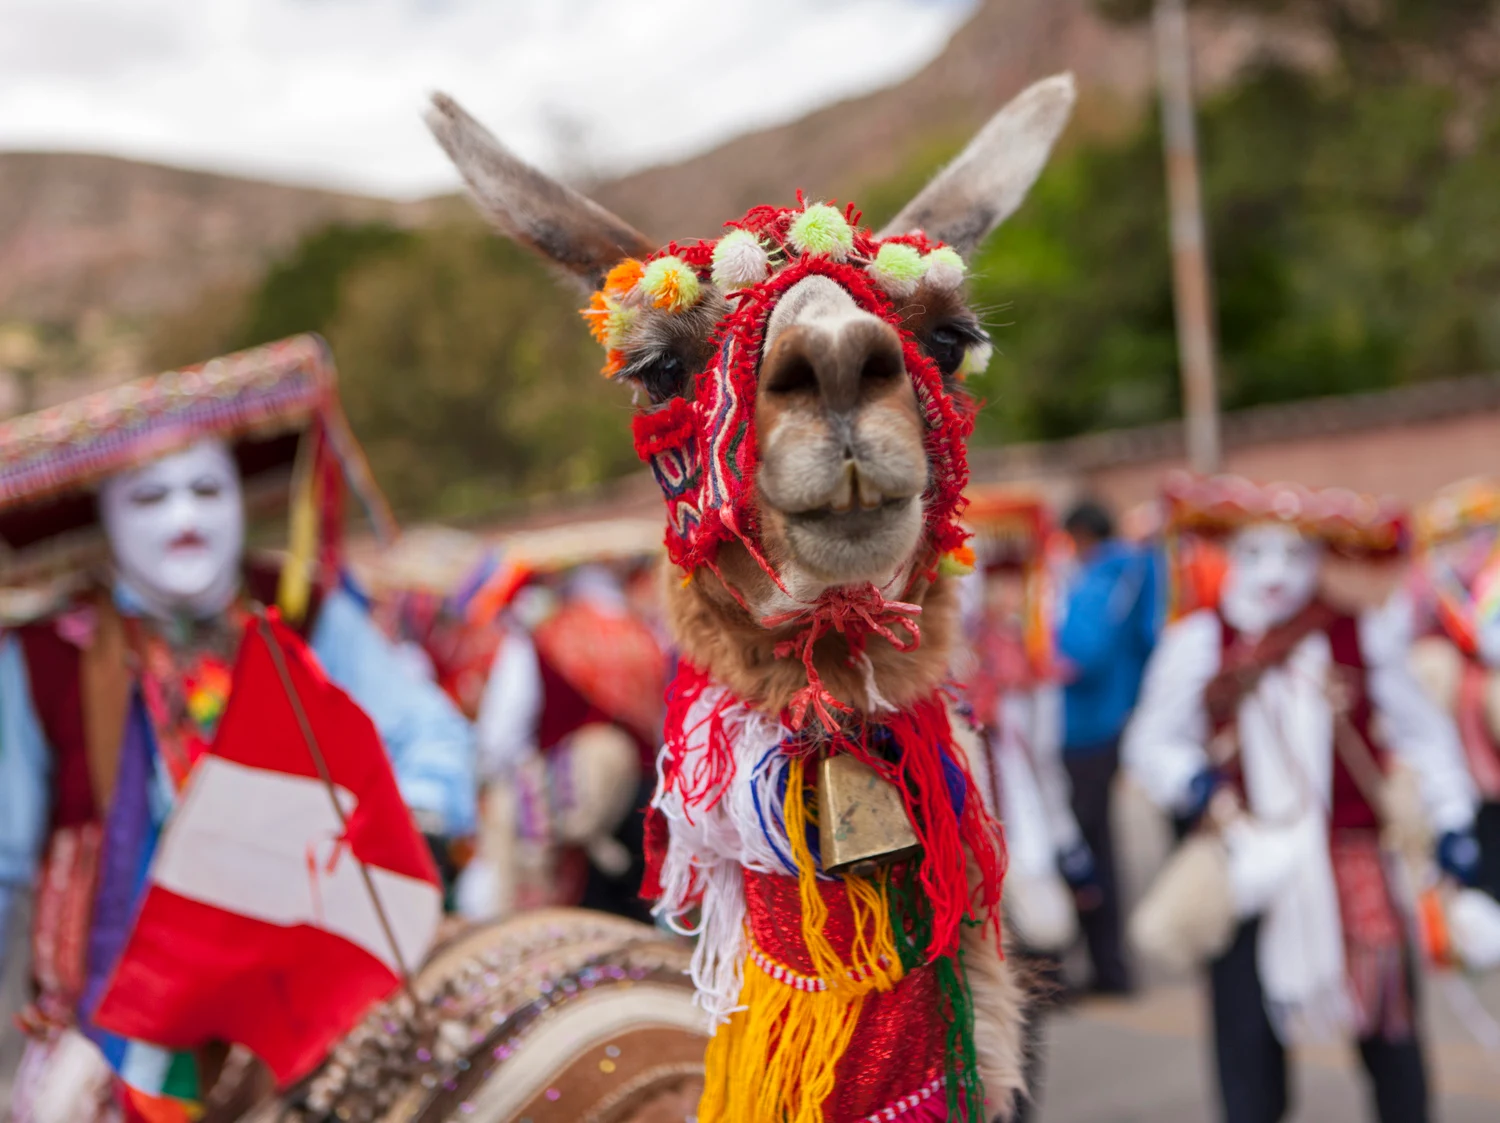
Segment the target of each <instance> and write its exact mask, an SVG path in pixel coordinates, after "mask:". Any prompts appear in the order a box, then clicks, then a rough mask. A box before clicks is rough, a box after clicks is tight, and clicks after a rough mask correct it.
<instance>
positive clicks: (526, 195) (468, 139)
mask: <svg viewBox="0 0 1500 1123" xmlns="http://www.w3.org/2000/svg"><path fill="white" fill-rule="evenodd" d="M426 119H427V127H428V128H430V129H431V130H432V132H433V135H434V136H436V137H437V139H438V143H439V144H441V145H442V146H443V150H444V151H445V152H447V153H448V157H449V159H451V160H452V161H453V162H454V164H456V165H457V166H458V170H459V171H460V172H461V173H462V174H463V177H464V182H465V183H466V184H467V185H468V188H469V194H470V195H471V196H472V197H473V199H474V203H475V205H476V206H477V207H478V208H479V210H480V212H481V213H482V214H483V215H484V216H485V217H486V218H487V219H489V220H490V222H492V223H493V224H494V225H495V226H496V227H497V228H498V229H499V230H500V232H501V233H503V234H507V235H509V236H510V237H512V238H514V239H515V240H516V241H518V242H520V243H521V244H522V245H523V246H529V247H530V248H531V249H533V250H535V251H536V252H537V253H539V254H541V255H542V256H543V257H545V258H547V259H548V260H549V261H552V262H554V263H556V264H557V265H559V266H561V267H562V268H563V269H564V270H565V271H566V272H567V273H569V274H570V275H572V276H574V277H576V278H577V279H578V280H579V281H580V282H581V283H582V285H583V286H584V288H585V290H586V291H592V290H593V289H597V288H598V287H599V286H600V285H602V284H603V283H604V274H605V273H606V272H608V271H609V270H610V268H612V267H613V266H615V265H617V264H618V263H619V262H620V261H621V259H623V258H627V257H644V256H645V255H646V254H648V253H650V252H651V251H652V249H654V248H655V247H654V246H653V245H652V244H651V243H650V242H649V241H647V240H646V237H645V235H643V234H641V233H640V232H639V231H638V230H636V229H635V228H634V227H633V226H631V225H630V224H629V223H628V222H625V221H624V220H623V219H620V218H616V217H615V216H614V215H612V214H610V213H609V211H607V210H605V209H604V208H603V207H601V206H600V205H599V204H598V203H596V202H594V201H593V200H592V199H588V198H585V197H584V196H582V195H580V194H579V193H578V192H577V191H574V190H573V189H572V188H571V187H568V186H567V185H565V184H562V183H558V182H557V180H555V179H552V178H551V177H550V176H547V175H544V174H543V173H542V172H539V171H537V169H535V168H533V167H532V166H531V165H530V164H528V163H526V162H525V161H524V160H522V159H520V157H518V156H516V154H515V153H513V152H511V151H510V150H509V149H508V148H506V147H505V146H504V145H503V144H501V143H500V142H499V141H498V140H496V139H495V137H494V136H493V135H492V134H491V133H490V131H489V130H488V129H486V128H485V127H484V126H483V125H481V124H480V123H479V122H478V121H476V120H474V118H473V117H470V116H469V115H468V114H467V113H465V112H464V110H463V107H462V106H460V105H459V104H458V103H457V102H456V101H454V100H453V99H452V98H450V97H449V96H448V95H447V94H434V95H433V96H432V107H431V108H430V109H428V111H427V114H426Z"/></svg>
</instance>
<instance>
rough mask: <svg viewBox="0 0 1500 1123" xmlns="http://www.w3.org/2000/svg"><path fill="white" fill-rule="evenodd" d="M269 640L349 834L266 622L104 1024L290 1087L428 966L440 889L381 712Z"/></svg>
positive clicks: (102, 1016)
mask: <svg viewBox="0 0 1500 1123" xmlns="http://www.w3.org/2000/svg"><path fill="white" fill-rule="evenodd" d="M270 627H271V629H272V630H273V631H274V635H275V637H276V641H277V642H278V644H279V646H280V648H281V651H282V653H283V655H284V661H285V666H286V670H287V672H288V675H289V678H290V685H291V687H292V688H293V689H294V690H295V692H296V694H297V697H298V699H299V700H300V702H301V705H302V708H303V710H304V712H305V714H306V717H307V720H308V724H309V725H310V727H311V732H312V735H313V737H314V738H315V740H316V743H317V745H318V747H319V748H320V749H321V751H322V754H323V758H324V760H325V761H326V763H327V767H328V771H329V774H330V776H331V779H332V781H333V786H334V789H335V791H336V793H337V798H338V800H339V805H340V807H341V808H342V810H343V813H344V817H345V818H346V819H347V822H348V829H347V830H345V828H344V825H343V823H342V822H341V821H340V816H339V814H338V812H337V811H335V808H334V805H333V798H332V796H331V794H330V792H329V789H328V786H327V785H326V784H325V783H324V782H323V780H322V779H321V778H320V777H319V774H318V768H317V764H316V762H315V758H314V756H313V752H312V749H311V748H310V746H309V745H308V740H307V737H306V735H305V733H304V732H303V729H302V728H301V726H300V724H299V722H298V718H297V713H296V711H295V709H294V708H293V704H292V699H291V698H290V697H288V694H287V691H286V689H285V687H284V686H283V683H282V679H281V677H280V675H279V673H278V671H277V667H276V664H275V662H274V661H273V653H272V651H271V648H270V646H269V644H268V642H267V639H266V637H265V635H264V634H263V632H262V630H261V628H260V626H259V625H258V623H254V622H252V623H251V625H250V626H249V627H247V628H246V631H245V639H244V642H243V643H242V645H241V647H240V652H239V658H238V660H237V664H236V667H235V674H234V685H233V690H232V693H231V694H230V697H229V702H228V705H227V707H226V709H225V713H224V717H223V719H222V720H221V722H220V724H219V730H218V735H217V736H216V738H215V741H214V746H213V749H212V750H211V751H210V752H209V753H208V755H206V756H204V757H203V758H202V759H201V760H200V761H199V762H198V764H197V766H196V767H195V768H194V770H193V774H192V776H191V777H190V779H189V781H188V784H187V786H186V788H185V789H184V791H183V793H182V798H181V800H180V802H179V804H178V806H177V808H176V810H175V811H174V813H173V815H172V818H171V819H170V821H169V822H168V824H167V828H166V830H165V831H164V832H163V834H162V837H161V840H160V842H159V844H158V846H157V850H156V855H155V857H154V859H153V860H152V865H151V872H150V876H149V879H148V887H147V889H146V892H145V896H144V898H143V900H142V904H141V909H140V912H139V914H138V916H137V918H136V923H135V928H134V929H133V931H132V932H131V935H130V938H129V941H128V943H127V944H126V947H125V951H124V953H123V954H122V955H121V958H120V962H119V965H118V966H117V968H116V970H115V976H114V978H113V980H112V981H111V984H110V987H109V989H108V991H107V992H106V993H105V996H104V998H103V999H102V1000H101V1001H100V1004H99V1008H98V1010H97V1011H96V1014H95V1021H96V1022H97V1024H98V1025H100V1026H101V1027H103V1028H105V1029H108V1030H111V1031H113V1032H115V1033H118V1034H122V1035H124V1036H126V1037H131V1038H135V1039H137V1040H141V1041H150V1042H153V1043H155V1044H159V1045H163V1046H165V1047H167V1048H173V1049H188V1048H193V1047H195V1046H197V1045H200V1044H203V1043H204V1042H207V1041H229V1042H236V1043H238V1044H241V1045H244V1046H246V1047H247V1048H249V1049H251V1050H252V1051H253V1052H255V1053H256V1054H257V1055H258V1056H259V1057H260V1058H261V1060H263V1061H264V1062H265V1063H266V1064H267V1065H268V1066H269V1067H270V1068H271V1070H272V1071H273V1072H274V1073H275V1074H276V1078H277V1080H278V1082H280V1083H281V1084H283V1085H285V1084H287V1083H290V1082H291V1081H294V1080H296V1079H298V1078H300V1077H301V1076H303V1075H305V1074H306V1073H307V1072H309V1071H310V1070H311V1069H312V1068H313V1067H314V1066H315V1065H316V1064H317V1063H318V1062H319V1061H320V1060H321V1059H322V1058H323V1056H324V1054H325V1053H326V1052H327V1051H328V1049H329V1048H330V1047H331V1046H332V1044H333V1043H334V1042H335V1041H336V1040H337V1039H338V1038H339V1037H341V1036H342V1035H343V1034H344V1033H346V1032H348V1030H349V1029H351V1028H352V1027H353V1026H354V1025H355V1023H356V1022H358V1020H359V1019H360V1018H361V1017H362V1016H363V1015H364V1013H365V1012H366V1011H367V1010H368V1009H369V1008H370V1006H371V1005H372V1004H373V1003H375V1002H377V1001H379V1000H381V999H382V998H385V997H387V996H388V995H390V994H391V993H392V992H393V991H394V990H395V989H396V988H397V987H398V986H399V985H400V982H401V972H402V971H403V969H404V970H407V971H410V970H413V969H415V968H416V967H417V966H418V965H419V964H420V963H421V961H422V958H423V956H424V955H425V954H426V953H427V950H428V948H429V947H430V945H431V943H432V939H433V936H434V934H435V933H436V931H437V926H438V922H439V920H440V919H441V917H442V891H441V889H440V888H439V884H438V876H437V871H436V869H435V868H434V866H433V862H432V857H431V854H430V853H429V852H428V850H427V846H426V844H425V843H424V842H423V840H422V837H421V836H420V835H419V834H418V833H417V828H416V826H415V824H414V823H413V822H412V818H411V814H410V812H408V811H407V809H406V806H405V804H404V803H403V802H402V800H401V795H400V792H399V791H398V790H397V787H396V779H395V776H394V775H393V774H392V772H391V766H390V762H389V761H388V760H387V758H386V755H385V750H384V748H383V747H382V746H381V743H380V738H379V735H378V734H377V733H376V731H375V727H374V725H373V724H372V723H371V721H370V719H369V717H368V716H366V714H365V713H364V711H362V710H361V709H360V708H359V707H358V706H357V705H355V703H354V702H353V701H352V700H351V699H350V698H349V697H348V695H346V694H345V693H344V692H343V691H342V690H340V689H339V688H338V687H337V686H335V685H334V684H333V683H332V682H330V681H329V680H328V678H327V676H326V675H324V673H323V671H322V669H321V668H320V667H319V666H318V664H317V662H316V661H315V660H314V658H313V657H312V655H311V654H310V653H309V652H308V650H307V648H306V646H305V645H304V644H303V643H302V641H301V640H300V639H298V638H297V636H296V635H294V634H293V633H292V632H291V631H290V630H288V629H287V628H285V627H284V626H282V625H281V624H280V623H278V622H275V621H273V622H271V623H270ZM361 864H363V865H364V867H365V870H366V871H367V872H368V874H369V880H368V882H367V881H366V879H365V876H364V874H363V873H362V872H361V869H360V866H361ZM372 888H373V891H374V893H375V894H376V895H378V897H379V899H380V903H381V906H382V910H383V912H384V915H385V917H386V919H387V921H388V922H389V925H390V929H389V933H388V932H387V930H386V928H385V926H384V925H383V924H382V922H381V917H380V912H379V911H377V909H376V906H375V902H374V901H373V900H372V899H371V890H372Z"/></svg>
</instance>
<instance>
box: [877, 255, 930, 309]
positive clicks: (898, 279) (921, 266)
mask: <svg viewBox="0 0 1500 1123" xmlns="http://www.w3.org/2000/svg"><path fill="white" fill-rule="evenodd" d="M926 270H927V264H926V262H924V261H923V260H922V255H921V253H919V252H918V251H917V250H916V249H915V248H914V247H912V246H908V245H905V244H904V243H901V242H887V243H886V244H885V245H883V246H881V247H880V252H879V253H877V254H876V255H875V260H874V261H872V262H871V263H870V276H871V278H873V279H874V281H875V283H876V284H877V285H879V286H880V287H881V288H882V289H884V290H885V291H886V292H888V293H889V294H890V295H891V296H896V297H906V296H910V295H911V294H912V293H914V292H916V291H917V284H918V282H920V281H921V280H922V274H923V273H924V272H926Z"/></svg>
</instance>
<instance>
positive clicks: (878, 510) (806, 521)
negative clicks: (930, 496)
mask: <svg viewBox="0 0 1500 1123" xmlns="http://www.w3.org/2000/svg"><path fill="white" fill-rule="evenodd" d="M913 498H914V497H913V496H910V495H899V496H892V497H890V498H889V499H887V498H885V497H883V496H881V497H878V498H876V500H875V501H874V502H866V501H865V499H864V498H863V497H861V500H860V502H859V503H857V504H854V503H850V504H844V505H840V504H837V503H828V504H825V505H824V506H822V507H814V508H813V509H812V510H810V511H788V512H786V518H787V521H788V522H790V523H794V524H797V525H800V526H818V527H821V528H823V529H826V530H837V529H838V528H840V527H844V528H848V529H850V530H854V529H857V528H859V527H861V526H865V527H870V528H872V529H873V528H874V527H875V526H877V525H878V524H880V523H882V522H884V521H885V520H886V518H887V516H889V515H890V514H892V513H894V512H898V511H901V510H903V509H904V508H905V507H907V506H908V505H909V504H910V503H911V501H912V499H913Z"/></svg>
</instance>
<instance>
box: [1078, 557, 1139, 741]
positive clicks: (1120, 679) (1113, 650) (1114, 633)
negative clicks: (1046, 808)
mask: <svg viewBox="0 0 1500 1123" xmlns="http://www.w3.org/2000/svg"><path fill="white" fill-rule="evenodd" d="M1161 572H1162V566H1161V564H1160V562H1159V560H1158V558H1157V555H1156V554H1155V553H1154V552H1153V551H1151V550H1143V549H1141V548H1139V547H1137V546H1131V545H1127V544H1126V543H1123V542H1118V541H1109V542H1104V543H1101V544H1100V545H1099V546H1098V547H1097V548H1096V549H1095V550H1094V552H1093V554H1092V555H1090V556H1089V557H1088V558H1087V559H1086V560H1085V561H1083V562H1082V563H1081V565H1080V566H1079V569H1078V572H1077V573H1076V574H1075V575H1074V578H1073V580H1072V582H1071V584H1070V586H1069V588H1068V590H1067V593H1066V603H1065V606H1064V617H1063V622H1062V627H1061V629H1060V631H1059V633H1058V637H1057V649H1058V653H1059V654H1060V655H1061V656H1062V657H1063V658H1064V659H1065V660H1066V661H1067V664H1068V665H1069V667H1070V668H1071V673H1072V675H1073V677H1072V678H1071V679H1070V680H1069V681H1067V683H1066V685H1065V686H1064V688H1063V752H1064V754H1075V753H1079V752H1083V753H1087V752H1089V751H1090V750H1093V749H1101V748H1104V747H1105V746H1106V745H1107V744H1108V743H1109V742H1111V741H1113V740H1114V739H1115V738H1117V737H1119V735H1120V733H1121V732H1122V731H1123V730H1124V728H1125V723H1126V721H1128V720H1129V718H1130V711H1131V710H1132V709H1133V708H1134V707H1135V699H1136V695H1137V694H1138V693H1139V692H1140V689H1141V676H1142V675H1143V674H1144V673H1145V670H1146V660H1147V658H1148V657H1149V656H1150V654H1151V648H1152V647H1153V646H1154V645H1155V643H1156V635H1157V632H1158V630H1159V616H1160V611H1159V608H1160V600H1161V592H1160V588H1159V585H1160V581H1161Z"/></svg>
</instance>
